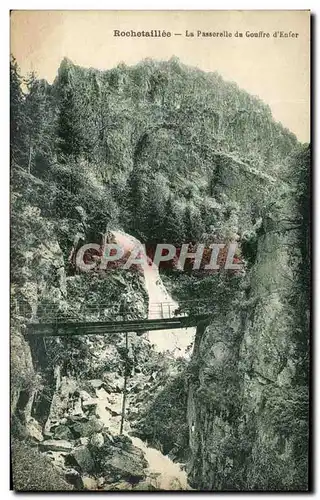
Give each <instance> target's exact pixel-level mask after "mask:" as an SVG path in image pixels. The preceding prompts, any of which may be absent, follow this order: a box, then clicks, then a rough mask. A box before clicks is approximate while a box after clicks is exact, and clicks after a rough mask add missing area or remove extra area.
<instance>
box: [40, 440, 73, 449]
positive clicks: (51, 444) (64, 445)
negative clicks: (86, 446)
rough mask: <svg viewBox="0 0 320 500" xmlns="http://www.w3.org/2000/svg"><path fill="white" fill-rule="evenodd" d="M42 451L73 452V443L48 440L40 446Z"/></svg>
mask: <svg viewBox="0 0 320 500" xmlns="http://www.w3.org/2000/svg"><path fill="white" fill-rule="evenodd" d="M39 446H40V449H41V450H43V451H69V452H70V451H71V450H72V448H73V445H72V443H70V442H69V441H66V440H64V439H47V440H45V441H42V443H40V444H39Z"/></svg>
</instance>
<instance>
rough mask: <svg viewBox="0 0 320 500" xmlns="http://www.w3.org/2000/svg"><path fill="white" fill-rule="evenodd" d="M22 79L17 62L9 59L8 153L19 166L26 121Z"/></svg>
mask: <svg viewBox="0 0 320 500" xmlns="http://www.w3.org/2000/svg"><path fill="white" fill-rule="evenodd" d="M22 83H23V79H22V77H21V75H20V73H19V67H18V64H17V61H16V60H15V58H14V57H13V56H11V59H10V152H11V162H16V163H18V164H21V166H22V165H23V164H24V162H25V158H26V131H27V126H26V121H25V113H24V93H23V91H22Z"/></svg>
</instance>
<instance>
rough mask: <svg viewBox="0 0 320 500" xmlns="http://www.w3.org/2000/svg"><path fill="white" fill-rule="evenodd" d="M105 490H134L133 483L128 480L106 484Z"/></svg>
mask: <svg viewBox="0 0 320 500" xmlns="http://www.w3.org/2000/svg"><path fill="white" fill-rule="evenodd" d="M104 490H105V491H129V490H132V484H131V483H129V482H128V481H118V482H117V483H111V484H108V485H107V486H105V488H104Z"/></svg>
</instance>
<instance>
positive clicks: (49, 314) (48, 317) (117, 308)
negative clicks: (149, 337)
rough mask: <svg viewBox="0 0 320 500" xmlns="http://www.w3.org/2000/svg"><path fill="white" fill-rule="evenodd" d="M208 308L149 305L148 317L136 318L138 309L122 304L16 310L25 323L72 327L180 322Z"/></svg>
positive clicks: (184, 304) (192, 304)
mask: <svg viewBox="0 0 320 500" xmlns="http://www.w3.org/2000/svg"><path fill="white" fill-rule="evenodd" d="M209 312H210V306H209V304H208V303H207V302H206V301H199V300H189V301H182V302H180V303H179V304H177V303H176V302H172V301H167V302H150V303H149V307H148V313H146V314H145V315H144V316H142V317H141V316H140V318H139V317H137V308H136V307H135V303H134V302H130V303H126V304H122V303H117V304H110V303H106V304H98V305H96V304H95V305H90V304H88V303H75V304H74V306H73V307H71V306H69V305H67V306H66V307H65V308H61V307H60V308H59V306H58V304H57V305H56V306H55V305H52V304H51V305H47V306H43V305H41V304H40V306H39V307H38V308H37V310H36V312H35V311H32V309H31V308H30V307H29V306H19V313H18V315H19V316H20V317H21V318H22V319H23V320H24V321H25V322H26V323H61V322H63V323H69V322H70V323H71V322H118V321H129V320H134V319H166V318H179V317H186V316H190V315H192V314H193V315H198V314H206V313H209Z"/></svg>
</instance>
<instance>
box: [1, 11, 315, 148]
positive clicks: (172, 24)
mask: <svg viewBox="0 0 320 500" xmlns="http://www.w3.org/2000/svg"><path fill="white" fill-rule="evenodd" d="M309 24H310V21H309V11H72V10H71V11H70V10H69V11H39V10H37V11H36V10H34V11H22V10H20V11H12V12H11V53H12V54H13V55H14V56H15V57H16V59H17V61H18V64H19V66H20V68H21V72H22V74H26V73H28V72H30V71H35V72H36V73H37V75H38V76H39V77H40V78H45V79H47V80H48V81H49V82H52V81H53V80H54V78H55V76H56V74H57V70H58V67H59V65H60V62H61V60H62V59H63V57H67V58H68V59H70V60H71V61H73V62H74V63H75V64H78V65H80V66H84V67H94V68H97V69H102V70H103V69H110V68H112V67H114V66H116V65H117V64H118V63H119V62H124V63H126V64H128V65H133V64H136V63H137V62H139V61H141V60H142V59H145V58H154V59H161V60H168V59H170V57H172V56H173V55H174V56H177V57H179V59H180V60H181V62H183V63H184V64H187V65H190V66H196V67H198V68H200V69H202V70H204V71H217V72H218V73H219V74H220V75H221V76H222V77H223V78H224V79H225V80H229V81H234V82H236V83H237V84H238V85H239V87H240V88H242V89H244V90H246V91H248V92H249V93H250V94H253V95H256V96H259V97H260V98H261V99H262V100H263V101H264V102H265V103H267V104H269V106H270V108H271V111H272V114H273V116H274V118H275V120H276V121H280V122H281V123H282V124H283V125H284V126H285V127H286V128H288V129H289V130H291V132H293V133H294V134H295V135H296V136H297V138H298V139H299V140H300V141H301V142H308V141H309V140H310V111H309V106H310V101H309V94H310V82H309V79H310V69H309V64H310V61H309V59H310V42H309V40H310V35H309ZM152 29H153V30H161V31H163V30H165V31H167V32H168V31H170V32H172V36H171V37H161V38H145V37H140V38H138V37H136V38H130V37H129V38H128V37H115V36H114V30H119V31H127V30H135V31H140V30H145V31H148V30H149V31H150V30H152ZM187 30H188V32H189V33H191V32H193V33H194V34H195V36H194V37H186V31H187ZM198 31H199V32H203V31H205V32H222V31H228V32H230V33H232V36H231V37H203V36H202V35H200V36H197V34H198ZM237 31H238V32H242V33H243V35H244V36H243V37H242V38H239V37H235V33H236V32H237ZM280 31H282V32H292V33H298V36H297V37H288V38H286V37H281V38H280V37H279V33H278V36H277V37H275V36H273V34H274V33H275V32H280ZM246 32H249V33H259V32H265V33H269V34H270V36H269V38H267V37H261V36H260V37H251V36H250V37H247V36H246ZM174 33H181V35H174Z"/></svg>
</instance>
